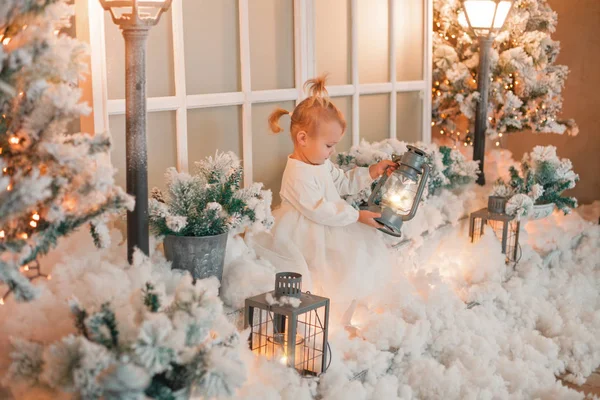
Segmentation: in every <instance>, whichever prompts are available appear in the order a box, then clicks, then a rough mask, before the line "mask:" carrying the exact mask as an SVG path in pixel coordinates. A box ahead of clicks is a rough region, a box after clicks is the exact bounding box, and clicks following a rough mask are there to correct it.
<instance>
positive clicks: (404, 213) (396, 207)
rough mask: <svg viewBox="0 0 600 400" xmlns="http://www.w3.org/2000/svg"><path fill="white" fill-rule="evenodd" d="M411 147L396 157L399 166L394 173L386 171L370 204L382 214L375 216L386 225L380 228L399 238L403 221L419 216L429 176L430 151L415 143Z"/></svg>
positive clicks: (372, 194) (371, 197) (371, 209)
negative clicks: (426, 151) (428, 160)
mask: <svg viewBox="0 0 600 400" xmlns="http://www.w3.org/2000/svg"><path fill="white" fill-rule="evenodd" d="M407 148H408V150H407V151H406V152H405V153H404V154H402V155H401V156H397V155H395V156H394V157H393V158H392V161H394V162H395V163H397V164H398V168H397V169H396V170H395V171H394V172H392V173H391V174H390V175H388V174H383V177H382V178H381V179H380V180H379V182H378V183H377V185H376V186H375V188H374V189H373V192H372V193H371V196H370V197H369V200H368V205H367V207H366V209H368V210H370V211H373V212H377V213H381V217H379V218H375V220H376V221H377V222H379V223H381V224H382V225H383V227H382V228H379V230H380V231H382V232H384V233H387V234H388V235H391V236H395V237H400V236H401V233H400V230H401V229H402V224H403V223H404V222H405V221H408V220H410V219H412V218H413V217H414V216H415V214H416V212H417V209H418V208H419V203H420V202H421V197H422V196H423V191H424V190H425V185H426V183H427V178H428V177H429V169H430V167H429V164H428V163H427V154H425V152H424V151H423V150H420V149H418V148H416V147H414V146H407Z"/></svg>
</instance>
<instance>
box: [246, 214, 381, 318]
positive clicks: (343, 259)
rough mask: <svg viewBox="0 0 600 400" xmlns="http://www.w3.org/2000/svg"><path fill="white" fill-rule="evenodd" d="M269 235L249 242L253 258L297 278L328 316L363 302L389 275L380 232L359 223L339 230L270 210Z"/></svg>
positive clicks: (304, 218) (302, 217)
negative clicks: (325, 305) (323, 301)
mask: <svg viewBox="0 0 600 400" xmlns="http://www.w3.org/2000/svg"><path fill="white" fill-rule="evenodd" d="M273 214H274V215H275V221H276V222H275V226H274V228H273V229H272V231H271V233H270V234H263V235H259V236H256V237H254V238H253V239H252V246H253V247H254V249H255V251H256V252H257V254H258V255H259V256H261V257H264V258H266V259H268V260H269V261H270V262H271V263H272V264H273V265H274V266H275V268H276V269H277V270H278V271H291V272H298V273H300V274H302V276H303V291H307V290H308V291H311V292H312V293H315V294H318V295H321V296H324V297H328V298H329V299H331V308H332V317H334V318H341V316H342V314H343V313H344V312H345V311H346V310H347V309H348V307H349V306H350V304H351V303H352V302H353V301H354V300H356V301H358V302H365V301H368V298H369V297H370V296H372V295H373V294H375V293H376V292H377V291H379V290H381V289H382V288H384V287H385V285H386V283H387V281H388V278H389V277H390V276H391V273H390V272H391V270H392V257H391V256H390V252H389V249H388V248H387V246H386V245H385V243H384V241H383V238H382V237H381V235H382V234H381V233H379V232H378V231H377V230H376V229H375V228H372V227H369V226H367V225H364V224H361V223H358V222H357V223H354V224H351V225H347V226H344V227H331V226H325V225H321V224H318V223H316V222H313V221H311V220H309V219H308V218H306V217H304V216H303V215H302V214H301V213H300V212H298V211H296V209H294V208H293V207H285V206H282V207H281V208H279V209H278V210H275V211H274V213H273Z"/></svg>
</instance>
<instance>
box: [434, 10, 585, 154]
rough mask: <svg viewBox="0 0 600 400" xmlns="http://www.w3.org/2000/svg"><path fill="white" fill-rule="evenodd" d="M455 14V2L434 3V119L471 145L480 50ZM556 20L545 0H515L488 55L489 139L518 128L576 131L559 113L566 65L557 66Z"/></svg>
mask: <svg viewBox="0 0 600 400" xmlns="http://www.w3.org/2000/svg"><path fill="white" fill-rule="evenodd" d="M460 12H461V5H460V1H459V0H435V1H434V26H433V28H434V41H433V93H432V96H433V100H432V101H433V121H434V124H435V125H437V126H438V127H439V128H440V129H441V131H442V134H444V133H446V134H449V136H450V137H451V138H452V139H453V140H460V141H463V142H465V143H470V144H472V139H473V138H472V133H473V131H474V129H473V126H474V122H475V109H476V106H477V101H478V98H479V93H478V92H477V69H478V66H479V48H478V44H477V40H476V39H475V38H474V36H473V35H472V33H471V32H470V31H469V30H468V28H467V27H465V26H464V25H462V24H461V23H460V22H459V15H460ZM556 24H557V14H556V13H555V12H554V11H552V9H551V8H550V6H549V5H548V3H547V1H546V0H515V3H514V6H513V9H512V11H511V14H510V15H509V17H508V20H507V22H506V25H505V29H504V30H503V31H502V32H501V33H500V34H499V35H498V36H497V38H496V39H495V41H494V44H493V47H492V51H491V55H490V58H491V60H490V64H491V70H490V76H491V82H490V92H489V108H488V116H489V120H488V128H487V131H486V135H487V137H489V138H490V139H496V140H498V138H501V137H502V136H504V135H506V134H509V133H512V132H518V131H524V130H530V131H533V132H542V133H559V134H562V133H564V132H568V133H569V134H572V135H576V134H577V127H576V125H575V123H574V121H573V120H567V121H563V120H560V119H559V116H558V115H559V113H560V111H561V108H562V93H561V92H562V89H563V86H564V83H565V78H566V76H567V73H568V68H567V67H566V66H564V65H556V64H555V61H556V57H557V56H558V53H559V43H558V42H556V41H554V40H552V38H551V37H550V35H551V34H552V33H553V32H554V31H555V29H556Z"/></svg>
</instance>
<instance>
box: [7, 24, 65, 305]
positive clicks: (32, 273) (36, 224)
mask: <svg viewBox="0 0 600 400" xmlns="http://www.w3.org/2000/svg"><path fill="white" fill-rule="evenodd" d="M25 29H27V25H23V26H22V28H21V30H25ZM60 33H61V30H60V29H56V30H55V31H54V34H55V35H59V34H60ZM13 36H14V35H13ZM10 42H11V37H10V36H8V35H7V32H6V30H5V32H3V33H1V34H0V43H1V44H2V46H8V45H9V44H10ZM5 54H6V51H5ZM18 98H19V100H20V101H23V100H24V99H25V93H24V92H23V91H20V92H19V93H18ZM9 126H10V120H9V118H8V117H7V115H6V114H2V118H1V119H0V132H1V133H2V134H3V136H4V138H5V139H6V138H7V140H6V141H5V142H4V144H3V143H2V142H3V140H2V138H1V137H0V156H2V158H3V159H5V160H8V159H10V157H8V155H9V154H10V155H12V154H16V153H18V152H19V151H20V150H21V149H22V146H23V145H24V144H25V139H24V138H21V137H19V136H18V135H16V134H11V133H9V128H8V127H9ZM3 146H4V147H3ZM14 175H15V167H13V166H10V165H9V166H5V167H3V168H2V176H8V177H9V183H8V184H7V186H6V188H5V190H6V191H8V192H10V191H12V190H13V187H14V184H15V183H14V181H13V178H12V177H13V176H14ZM27 219H28V223H27V224H26V225H25V226H21V227H16V228H14V229H9V228H6V227H4V228H1V227H0V248H6V247H7V246H6V245H7V244H10V243H13V242H14V241H24V240H27V239H29V238H30V237H31V235H32V234H33V233H34V232H35V231H36V230H37V229H39V228H40V227H41V228H43V227H44V221H43V219H42V216H41V215H40V213H39V212H38V211H33V212H31V213H30V216H29V218H27ZM19 272H20V273H21V274H22V275H23V276H25V277H26V278H27V279H29V281H34V280H36V279H38V278H44V279H47V280H50V279H51V278H52V276H51V275H50V274H44V273H43V272H42V269H41V266H40V263H39V262H38V261H37V260H33V261H31V262H30V263H27V264H25V265H23V266H21V267H20V268H19ZM12 292H13V288H12V287H9V288H8V289H7V290H6V292H5V293H4V294H3V295H2V296H1V297H0V306H2V305H4V304H5V302H6V299H7V298H8V297H9V296H10V294H11V293H12Z"/></svg>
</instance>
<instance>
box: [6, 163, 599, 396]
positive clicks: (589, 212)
mask: <svg viewBox="0 0 600 400" xmlns="http://www.w3.org/2000/svg"><path fill="white" fill-rule="evenodd" d="M499 161H500V162H504V161H507V160H504V159H498V158H497V159H495V160H494V162H499ZM486 170H487V168H486ZM489 191H490V187H484V188H481V187H478V186H467V187H465V188H463V189H461V190H457V191H455V192H452V191H447V190H444V191H442V192H441V193H440V194H439V195H438V196H432V197H430V198H429V199H427V201H426V202H425V203H424V204H422V205H421V207H420V209H419V212H418V213H417V216H416V217H415V218H414V219H413V220H412V221H410V222H408V223H406V224H405V226H404V231H403V234H404V235H403V238H402V239H400V241H398V239H393V240H392V238H385V239H386V240H388V242H389V243H388V245H389V247H390V251H391V252H393V254H394V255H395V257H396V260H397V262H396V263H395V264H394V266H393V267H392V266H390V268H392V271H391V274H392V276H393V278H392V279H390V280H389V281H387V282H381V288H380V290H379V294H378V296H377V297H375V298H370V299H368V301H365V302H363V303H362V304H360V305H359V306H358V307H357V309H356V311H355V313H354V315H353V318H352V325H353V326H354V330H353V333H352V334H349V333H348V331H347V330H346V329H344V327H342V326H338V325H335V324H334V325H333V326H331V332H330V344H331V348H332V360H331V366H330V368H329V369H328V371H327V372H326V373H325V374H324V375H322V376H321V377H320V378H319V379H318V380H317V379H315V378H310V379H309V378H301V377H300V376H299V375H298V374H297V373H296V372H295V371H294V370H292V369H289V368H286V367H284V366H283V365H280V364H279V363H277V362H270V361H267V360H265V359H264V358H263V357H256V356H254V355H253V354H251V353H250V351H249V350H240V357H241V360H242V361H243V364H244V365H245V367H244V368H246V369H247V376H246V381H245V384H244V385H243V386H242V387H241V389H239V390H238V391H237V392H236V394H235V398H237V399H246V400H250V399H268V400H292V399H300V400H304V399H306V400H308V399H313V398H321V399H326V400H336V399H344V400H346V399H352V400H358V399H365V400H367V399H386V400H387V399H438V398H439V399H441V398H443V399H492V398H493V399H530V398H541V399H582V398H583V397H584V396H583V394H581V393H578V392H575V391H574V390H572V389H569V388H567V387H565V386H563V385H562V384H561V382H560V381H558V380H557V376H561V377H563V378H564V379H567V380H570V381H572V382H575V383H578V384H580V383H582V382H583V381H584V380H585V377H587V376H588V375H589V374H591V373H592V371H594V370H595V369H596V368H597V367H598V366H599V365H600V339H598V338H600V290H599V289H600V256H599V250H598V249H599V248H600V226H599V225H597V223H598V217H599V216H600V205H599V204H600V203H595V204H594V205H591V206H586V207H581V208H580V209H578V210H577V211H578V212H574V213H571V214H569V215H567V216H565V215H563V214H562V213H559V212H556V211H555V212H554V214H552V215H551V216H549V217H547V218H545V219H541V220H537V221H527V220H524V221H522V222H521V225H522V230H521V235H520V244H521V249H522V257H521V259H520V261H519V263H518V264H517V265H516V266H514V267H513V265H512V264H511V265H506V264H505V262H504V261H505V257H504V255H502V254H501V248H500V243H499V241H498V239H496V237H495V236H494V234H493V232H492V231H491V229H489V228H486V230H485V232H484V235H483V237H482V239H481V240H480V241H479V242H477V243H471V241H470V239H469V237H468V226H467V225H468V219H466V218H465V217H467V216H468V214H469V213H470V212H472V211H475V210H476V209H478V208H481V207H484V206H485V198H486V196H487V194H489ZM580 213H581V215H580ZM582 215H584V216H585V218H584V217H582ZM112 234H113V236H115V235H116V233H115V232H114V231H113V232H112ZM115 239H117V240H115ZM116 242H118V238H113V243H116ZM124 257H125V256H124V250H123V249H122V248H121V247H120V248H119V249H118V251H115V249H114V248H113V249H112V250H106V251H98V250H95V249H93V246H92V244H91V239H89V238H88V237H87V236H86V233H85V232H84V233H81V234H78V235H75V236H73V237H71V238H69V239H66V240H64V241H63V242H62V243H61V245H60V247H59V248H58V249H57V250H56V251H54V252H52V253H50V254H49V255H48V256H47V257H46V258H44V259H42V260H41V263H42V266H43V267H44V268H47V270H45V272H50V270H51V269H52V265H56V268H55V270H54V271H52V274H53V278H52V280H51V281H49V282H46V283H44V284H41V285H39V286H41V287H42V294H41V297H40V298H39V299H38V300H35V301H33V302H31V303H25V304H16V303H15V302H14V301H12V300H9V301H7V304H6V305H5V306H3V307H0V321H2V327H3V329H2V332H0V348H2V349H4V351H2V353H1V355H0V373H1V374H2V375H4V374H5V373H6V371H7V370H8V368H9V365H10V359H9V356H8V353H9V352H8V351H7V350H8V349H9V348H10V347H9V346H10V345H9V337H11V336H13V337H18V338H23V339H29V340H36V341H40V342H42V343H45V344H49V343H51V342H55V341H57V340H60V339H61V338H64V337H65V336H66V335H67V334H69V333H71V332H73V331H74V327H73V323H72V319H71V316H70V314H69V310H68V305H67V304H66V301H67V300H68V299H69V298H71V297H73V296H76V297H77V298H78V299H79V300H80V301H82V302H85V304H86V305H98V306H99V305H100V304H102V303H103V302H105V301H111V302H113V303H114V304H115V305H116V306H117V305H118V304H125V303H126V302H127V301H129V299H128V297H127V296H125V294H128V293H131V290H132V288H136V287H141V285H142V284H143V282H145V280H148V279H149V278H150V275H149V274H151V275H152V278H153V281H155V282H156V281H157V280H160V281H161V282H163V284H164V286H165V289H164V290H165V292H172V291H173V289H174V287H175V286H176V285H177V281H178V279H180V278H178V276H179V275H178V274H173V273H171V272H170V271H168V270H165V269H164V268H158V267H157V268H155V269H154V270H152V272H150V271H148V272H144V274H143V276H136V275H135V274H133V273H131V271H127V270H123V269H121V268H117V267H116V266H115V265H116V264H118V263H117V262H116V261H114V260H116V259H119V258H124ZM121 264H122V263H121ZM89 265H94V266H95V267H94V268H89ZM366 267H368V266H366ZM280 268H282V267H281V266H280V265H271V264H269V263H268V262H267V261H266V260H264V259H262V258H261V257H260V256H259V255H257V252H256V251H255V250H254V249H253V242H252V235H246V236H245V237H244V236H241V235H235V236H232V237H230V240H229V242H228V249H227V257H226V266H225V272H224V276H223V282H222V287H221V298H222V300H223V301H224V302H225V305H226V306H229V307H231V308H232V309H240V308H241V307H243V302H244V299H245V298H247V297H250V296H253V295H257V294H260V293H264V292H267V291H269V290H273V288H274V274H275V272H276V271H279V270H280ZM144 271H147V270H144ZM327 295H328V296H329V297H330V298H331V300H332V302H335V301H336V299H335V293H331V294H327ZM117 310H118V308H117ZM117 318H127V316H126V315H119V314H118V315H117ZM122 334H123V335H124V336H129V335H134V334H136V332H123V333H122ZM242 334H244V333H242ZM222 368H225V369H226V370H227V371H228V372H227V373H228V374H230V376H233V378H234V379H243V374H242V373H241V371H239V372H240V373H239V376H238V375H236V370H235V368H242V367H241V366H240V365H238V364H234V365H232V366H226V365H224V366H223V367H222ZM232 368H233V369H232ZM4 384H5V385H6V384H11V389H12V390H13V393H14V395H15V396H17V398H19V399H21V398H38V397H39V398H44V397H43V396H49V395H48V394H47V392H43V391H41V389H40V387H39V386H34V387H31V388H26V387H25V388H24V387H22V386H19V387H18V389H17V387H16V386H14V385H12V383H11V382H5V383H4ZM48 390H50V389H49V388H48ZM42 392H43V393H45V394H40V393H42ZM48 398H52V396H50V397H48ZM57 398H58V397H57Z"/></svg>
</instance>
